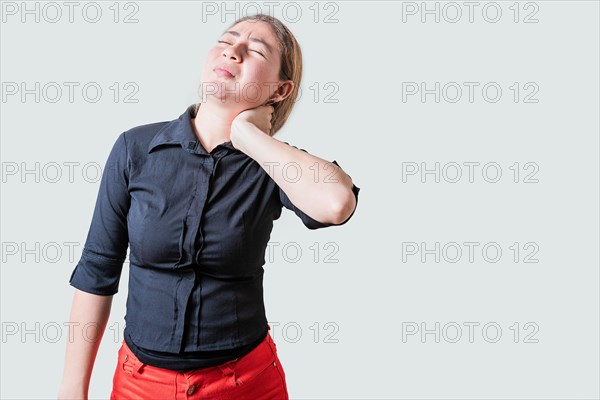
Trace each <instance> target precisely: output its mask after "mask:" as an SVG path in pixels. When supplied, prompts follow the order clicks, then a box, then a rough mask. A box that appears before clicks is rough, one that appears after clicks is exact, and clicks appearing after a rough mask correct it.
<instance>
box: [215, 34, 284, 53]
mask: <svg viewBox="0 0 600 400" xmlns="http://www.w3.org/2000/svg"><path fill="white" fill-rule="evenodd" d="M226 33H229V34H231V35H233V36H236V37H239V36H240V33H239V32H236V31H226V32H223V35H224V34H226ZM250 41H252V42H258V43H261V44H263V45H264V46H265V47H266V48H267V50H268V51H269V53H271V54H273V48H271V46H270V45H269V44H268V43H267V42H265V41H264V40H262V39H258V38H250Z"/></svg>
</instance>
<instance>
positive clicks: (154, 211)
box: [58, 14, 360, 400]
mask: <svg viewBox="0 0 600 400" xmlns="http://www.w3.org/2000/svg"><path fill="white" fill-rule="evenodd" d="M301 75H302V55H301V51H300V47H299V45H298V43H297V42H296V39H295V38H294V36H293V35H292V33H291V32H290V31H289V30H288V29H287V27H285V26H284V25H283V24H282V23H281V22H280V21H279V20H277V19H275V18H273V17H270V16H267V15H263V14H258V15H253V16H249V17H244V18H241V19H239V20H238V21H236V22H234V23H233V24H232V25H231V26H230V27H229V28H227V29H226V30H225V32H224V33H223V34H222V35H221V36H220V37H219V39H218V41H217V42H216V43H215V45H214V47H212V49H211V50H210V51H209V53H208V57H207V59H206V61H205V64H204V69H203V71H202V78H203V79H202V92H203V96H202V97H203V99H202V101H201V102H200V103H198V104H194V105H191V106H189V107H188V108H187V109H186V110H185V112H184V113H183V114H181V116H180V117H179V118H177V119H175V120H172V121H168V122H159V123H153V124H147V125H142V126H138V127H135V128H132V129H130V130H128V131H126V132H123V133H122V134H121V135H120V136H119V137H118V139H117V140H116V142H115V144H114V146H113V148H112V150H111V153H110V154H109V157H108V160H107V162H106V166H105V169H104V172H103V177H102V181H101V184H100V189H99V194H98V198H97V201H96V207H95V210H94V215H93V218H92V223H91V227H90V230H89V233H88V237H87V240H86V243H85V246H84V250H83V252H82V257H81V259H80V261H79V263H78V264H77V266H76V267H75V269H74V270H73V273H72V274H71V278H70V280H69V282H70V284H71V285H72V286H73V287H75V288H76V289H77V290H76V291H75V295H74V298H73V305H72V309H71V316H70V321H71V322H72V323H73V326H74V330H73V332H72V334H73V335H72V340H69V341H68V344H67V348H66V358H65V366H64V372H63V379H62V382H61V386H60V392H59V396H58V397H59V398H60V399H67V398H68V399H72V398H85V399H87V392H88V387H89V382H90V378H91V372H92V368H93V364H94V361H95V358H96V354H97V351H98V347H99V345H100V341H101V338H102V335H103V333H104V330H105V327H106V323H107V320H108V317H109V314H110V309H111V302H112V296H113V295H114V294H115V293H117V291H118V286H119V279H120V275H121V270H122V266H123V262H124V260H125V257H126V253H127V248H128V246H129V249H130V252H129V261H130V268H129V287H128V296H127V312H126V315H125V321H126V325H125V330H124V341H123V343H122V345H121V348H120V349H119V353H118V362H117V365H116V369H115V372H114V377H113V387H112V392H111V395H110V398H111V399H196V398H197V399H253V400H256V399H287V398H288V392H287V386H286V379H285V372H284V370H283V368H282V365H281V363H280V362H279V358H278V357H277V348H276V345H275V343H274V341H273V339H272V337H271V335H270V334H269V329H270V326H269V325H268V324H267V319H266V315H265V308H264V302H263V292H262V290H263V286H262V282H263V280H262V278H263V273H264V269H263V267H262V266H263V265H264V263H265V258H264V256H265V250H266V247H267V243H268V240H269V237H270V233H271V231H272V228H273V221H274V220H276V219H278V218H279V217H280V215H281V211H282V207H284V206H285V207H286V208H288V209H290V210H292V211H294V213H295V214H296V215H297V216H298V217H299V218H300V219H301V220H302V222H303V223H304V225H306V227H308V228H309V229H318V228H323V227H328V226H334V225H343V224H345V223H346V222H347V221H348V220H349V219H350V218H351V216H352V215H353V214H354V211H355V209H356V206H357V202H358V192H359V190H360V189H359V188H358V187H357V186H356V185H354V183H353V182H352V179H351V178H350V176H349V175H347V174H346V173H345V172H344V171H343V170H342V169H341V168H340V167H339V165H338V164H337V162H336V161H333V162H332V163H331V162H328V161H327V160H324V159H322V158H319V157H316V156H314V155H311V154H309V153H308V152H307V151H306V150H304V149H298V148H297V147H295V146H291V145H289V144H288V143H287V142H281V141H279V140H276V139H275V138H273V135H274V134H275V133H276V132H277V131H278V130H279V129H280V128H281V127H282V126H283V124H284V123H285V121H286V120H287V118H288V116H289V114H290V112H291V110H292V107H293V106H294V103H295V101H296V98H297V95H298V88H299V86H300V82H301ZM289 166H292V168H289ZM90 324H92V325H93V326H95V327H97V331H96V334H95V335H90V330H89V326H90ZM90 336H93V337H90ZM70 339H71V338H70Z"/></svg>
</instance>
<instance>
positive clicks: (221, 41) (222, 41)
mask: <svg viewBox="0 0 600 400" xmlns="http://www.w3.org/2000/svg"><path fill="white" fill-rule="evenodd" d="M218 43H225V44H228V45H230V46H231V43H229V42H226V41H224V40H219V41H218ZM250 51H253V52H255V53H258V54H260V55H261V56H263V58H265V55H264V54H263V53H261V52H260V51H257V50H250Z"/></svg>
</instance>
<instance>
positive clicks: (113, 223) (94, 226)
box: [69, 133, 130, 296]
mask: <svg viewBox="0 0 600 400" xmlns="http://www.w3.org/2000/svg"><path fill="white" fill-rule="evenodd" d="M128 167H129V161H128V152H127V146H126V141H125V134H124V133H121V135H120V136H119V137H118V138H117V140H116V141H115V143H114V145H113V147H112V150H111V151H110V154H109V156H108V159H107V161H106V163H105V166H104V171H103V173H102V179H101V181H100V189H99V191H98V196H97V199H96V205H95V208H94V213H93V216H92V222H91V224H90V228H89V231H88V235H87V239H86V241H85V245H84V247H83V252H82V255H81V258H80V260H79V262H78V263H77V265H76V266H75V269H74V270H73V272H72V273H71V278H70V279H69V283H70V285H71V286H73V287H75V288H77V289H80V290H82V291H84V292H88V293H92V294H98V295H107V296H108V295H113V294H115V293H117V292H118V288H119V280H120V278H121V271H122V269H123V263H124V261H125V257H126V255H127V247H128V245H129V237H128V231H127V214H128V212H129V205H130V196H129V192H128V183H129V168H128Z"/></svg>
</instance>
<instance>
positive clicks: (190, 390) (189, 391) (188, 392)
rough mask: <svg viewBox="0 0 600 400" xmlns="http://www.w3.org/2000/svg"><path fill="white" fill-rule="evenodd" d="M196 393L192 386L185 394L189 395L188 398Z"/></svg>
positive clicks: (194, 387) (194, 386)
mask: <svg viewBox="0 0 600 400" xmlns="http://www.w3.org/2000/svg"><path fill="white" fill-rule="evenodd" d="M195 391H196V385H192V386H190V388H189V389H188V391H187V394H189V395H190V396H191V395H193V394H194V392H195Z"/></svg>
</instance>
